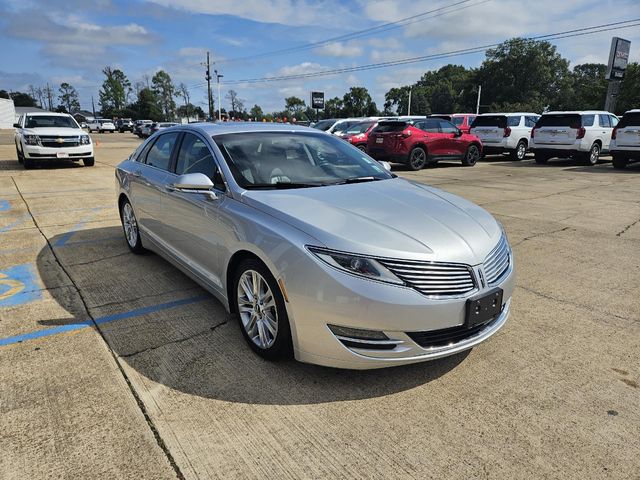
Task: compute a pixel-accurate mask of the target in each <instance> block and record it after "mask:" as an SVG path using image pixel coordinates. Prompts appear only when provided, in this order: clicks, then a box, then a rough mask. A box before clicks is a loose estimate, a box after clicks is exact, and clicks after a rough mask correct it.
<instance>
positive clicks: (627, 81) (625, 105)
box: [615, 62, 640, 115]
mask: <svg viewBox="0 0 640 480" xmlns="http://www.w3.org/2000/svg"><path fill="white" fill-rule="evenodd" d="M633 108H640V64H639V63H637V62H633V63H630V64H629V65H627V71H626V73H625V75H624V80H623V81H622V85H620V93H619V95H618V98H617V102H616V111H615V113H617V114H618V115H620V114H623V113H624V112H626V111H627V110H631V109H633Z"/></svg>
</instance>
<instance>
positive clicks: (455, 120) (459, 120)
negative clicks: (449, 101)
mask: <svg viewBox="0 0 640 480" xmlns="http://www.w3.org/2000/svg"><path fill="white" fill-rule="evenodd" d="M452 122H453V124H454V125H456V126H457V127H459V126H460V125H462V124H463V123H464V117H453V119H452Z"/></svg>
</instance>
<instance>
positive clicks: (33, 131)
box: [22, 127, 84, 137]
mask: <svg viewBox="0 0 640 480" xmlns="http://www.w3.org/2000/svg"><path fill="white" fill-rule="evenodd" d="M22 133H23V134H24V135H45V136H46V135H50V136H56V135H57V136H60V137H76V136H78V135H83V134H84V132H83V131H82V130H81V129H79V128H59V127H50V128H25V129H23V130H22Z"/></svg>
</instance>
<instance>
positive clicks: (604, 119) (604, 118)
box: [598, 114, 611, 128]
mask: <svg viewBox="0 0 640 480" xmlns="http://www.w3.org/2000/svg"><path fill="white" fill-rule="evenodd" d="M598 119H599V120H600V126H601V127H605V128H610V127H611V120H610V117H609V115H603V114H600V115H598Z"/></svg>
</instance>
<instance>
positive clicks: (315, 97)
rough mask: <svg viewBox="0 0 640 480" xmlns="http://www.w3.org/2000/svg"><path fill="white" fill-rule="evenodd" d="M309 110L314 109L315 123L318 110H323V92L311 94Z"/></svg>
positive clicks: (317, 117)
mask: <svg viewBox="0 0 640 480" xmlns="http://www.w3.org/2000/svg"><path fill="white" fill-rule="evenodd" d="M311 108H315V109H316V122H317V121H318V120H319V114H318V110H324V92H311Z"/></svg>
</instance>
